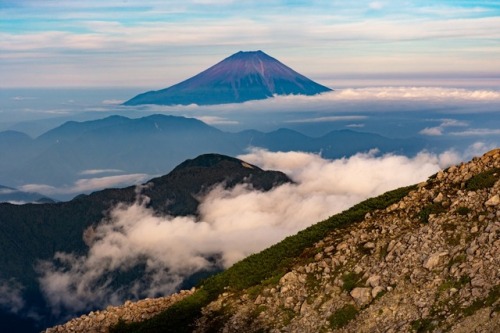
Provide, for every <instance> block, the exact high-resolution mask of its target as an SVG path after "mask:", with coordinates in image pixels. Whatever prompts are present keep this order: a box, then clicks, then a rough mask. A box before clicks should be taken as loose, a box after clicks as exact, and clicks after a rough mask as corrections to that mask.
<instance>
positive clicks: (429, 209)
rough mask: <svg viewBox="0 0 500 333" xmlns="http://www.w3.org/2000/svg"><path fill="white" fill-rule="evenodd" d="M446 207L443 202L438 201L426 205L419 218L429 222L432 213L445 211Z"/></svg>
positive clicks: (421, 220) (423, 221)
mask: <svg viewBox="0 0 500 333" xmlns="http://www.w3.org/2000/svg"><path fill="white" fill-rule="evenodd" d="M444 211H445V209H444V207H443V205H441V203H439V202H436V203H432V204H429V205H427V206H425V207H424V208H423V209H422V210H421V211H420V212H419V213H418V219H419V220H420V222H422V223H429V217H430V215H431V214H439V213H442V212H444Z"/></svg>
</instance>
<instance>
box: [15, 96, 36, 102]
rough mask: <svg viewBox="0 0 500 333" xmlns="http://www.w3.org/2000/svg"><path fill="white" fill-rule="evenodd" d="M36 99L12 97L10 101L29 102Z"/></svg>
mask: <svg viewBox="0 0 500 333" xmlns="http://www.w3.org/2000/svg"><path fill="white" fill-rule="evenodd" d="M34 99H36V97H29V96H14V97H12V100H14V101H31V100H34Z"/></svg>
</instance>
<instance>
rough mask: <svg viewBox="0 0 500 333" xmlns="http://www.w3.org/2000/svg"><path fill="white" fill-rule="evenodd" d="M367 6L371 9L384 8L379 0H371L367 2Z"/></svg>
mask: <svg viewBox="0 0 500 333" xmlns="http://www.w3.org/2000/svg"><path fill="white" fill-rule="evenodd" d="M368 7H370V9H373V10H379V9H382V8H384V4H383V3H382V2H380V1H372V2H370V3H369V4H368Z"/></svg>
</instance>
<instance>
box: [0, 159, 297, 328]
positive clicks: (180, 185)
mask: <svg viewBox="0 0 500 333" xmlns="http://www.w3.org/2000/svg"><path fill="white" fill-rule="evenodd" d="M286 182H290V179H289V178H288V177H287V176H286V175H285V174H283V173H281V172H277V171H264V170H262V169H260V168H258V167H256V166H254V165H250V164H248V163H245V162H243V161H241V160H238V159H235V158H232V157H228V156H223V155H218V154H206V155H201V156H199V157H197V158H195V159H192V160H187V161H185V162H184V163H182V164H180V165H179V166H177V167H176V168H175V169H174V170H173V171H172V172H170V173H169V174H167V175H165V176H162V177H158V178H154V179H151V180H150V181H149V182H147V183H146V184H145V185H144V186H143V187H141V195H142V196H146V197H148V198H149V202H148V204H147V207H149V208H150V209H152V210H153V211H154V212H155V214H158V215H167V214H168V215H171V216H187V215H190V216H196V215H197V214H198V204H199V201H198V198H199V195H201V194H203V193H204V192H206V191H208V190H209V189H211V188H212V187H214V186H215V185H216V184H223V185H224V187H226V188H231V187H234V186H235V185H236V184H242V183H247V184H250V185H251V186H252V188H253V189H255V190H256V191H267V190H270V189H271V188H272V187H273V186H276V185H280V184H283V183H286ZM136 199H137V193H136V187H135V186H131V187H127V188H123V189H107V190H103V191H99V192H94V193H92V194H90V195H80V196H78V197H76V198H74V199H73V200H71V201H68V202H60V203H50V204H25V205H12V204H7V203H0V253H1V254H2V256H0V266H1V267H2V269H1V270H0V295H3V292H4V291H3V289H2V288H3V284H5V281H16V283H17V284H20V286H22V287H20V289H22V298H23V299H24V303H25V306H24V307H23V310H22V311H21V312H20V314H19V316H14V315H13V314H10V313H9V311H8V309H2V308H3V306H4V305H5V304H4V303H3V302H0V327H1V325H7V324H5V323H8V322H10V323H12V324H11V326H9V327H10V328H11V329H7V328H5V327H2V332H3V331H16V332H23V330H18V329H16V330H14V329H12V327H17V325H21V324H25V325H26V324H27V323H29V318H31V317H32V315H31V317H30V313H33V312H37V313H38V315H42V317H43V320H42V321H41V322H40V323H38V324H39V325H41V326H42V327H46V326H49V325H53V324H54V323H55V322H57V321H58V320H60V319H61V318H62V316H63V315H65V314H67V313H64V312H62V313H60V315H59V316H54V315H52V314H51V313H50V311H49V309H48V308H47V306H46V304H45V301H44V297H43V295H42V294H41V291H40V289H39V285H38V280H37V279H38V273H37V270H36V268H35V267H36V264H37V262H39V261H40V260H51V259H52V258H53V257H54V255H55V254H56V252H61V253H72V254H75V255H82V254H85V253H86V251H87V250H88V245H87V244H86V243H85V240H84V237H83V236H82V235H84V232H85V230H87V228H89V227H90V226H95V225H97V224H98V223H99V222H101V221H102V220H103V219H105V218H106V217H107V214H108V212H109V211H110V210H111V209H112V208H114V207H116V206H117V205H118V204H122V205H130V204H132V203H134V202H135V201H136ZM130 269H131V270H133V273H129V272H127V271H126V270H125V271H123V272H122V273H118V275H117V276H114V277H113V278H114V280H115V283H126V281H128V280H127V279H128V278H130V276H129V275H130V274H131V275H132V276H137V275H138V274H142V273H141V272H142V271H141V268H140V267H139V268H137V267H132V268H130ZM127 274H129V275H127ZM122 275H124V276H125V277H122ZM117 288H118V287H117ZM2 297H3V296H2ZM131 297H132V296H131ZM2 310H3V311H2ZM73 315H74V313H73ZM1 323H3V324H1ZM31 325H35V323H32V324H31ZM31 331H36V330H35V327H32V329H26V330H25V331H24V332H31Z"/></svg>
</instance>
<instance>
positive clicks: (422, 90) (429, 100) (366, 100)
mask: <svg viewBox="0 0 500 333" xmlns="http://www.w3.org/2000/svg"><path fill="white" fill-rule="evenodd" d="M408 102H411V104H409V103H408ZM498 103H500V91H493V90H474V89H458V88H444V87H373V88H350V89H339V90H335V91H332V92H326V93H322V94H318V95H314V96H305V95H286V96H274V97H273V98H268V99H264V100H256V101H247V102H244V103H238V104H222V105H207V106H198V105H195V104H192V105H185V106H181V105H177V106H165V105H143V106H133V107H132V106H123V108H124V109H130V110H144V111H149V112H168V113H177V114H183V115H185V114H188V115H190V114H196V113H203V114H201V116H206V114H207V113H208V112H212V113H217V112H220V113H222V114H224V113H227V112H232V113H235V112H239V113H244V112H250V111H251V112H253V113H269V112H287V113H288V112H295V111H299V112H304V110H308V111H309V112H323V113H336V112H363V113H365V112H366V113H371V112H378V111H384V112H385V111H398V112H399V111H401V109H402V107H404V110H405V111H415V112H421V111H422V108H425V107H429V106H432V107H435V106H436V105H445V106H451V107H450V110H453V109H458V110H464V109H467V107H470V109H471V110H473V109H474V110H477V108H481V110H483V111H486V112H487V111H488V110H489V109H488V105H492V107H491V112H496V111H498ZM450 112H453V111H450ZM457 112H458V111H457ZM350 116H352V115H349V117H350ZM359 116H360V115H355V116H354V117H359ZM197 117H198V115H197ZM325 117H330V116H325ZM332 117H341V116H339V115H333V116H332ZM318 118H321V117H318ZM326 119H328V118H326ZM331 119H339V120H340V119H342V118H331ZM344 119H346V118H344ZM440 121H442V122H444V121H445V120H440Z"/></svg>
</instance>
